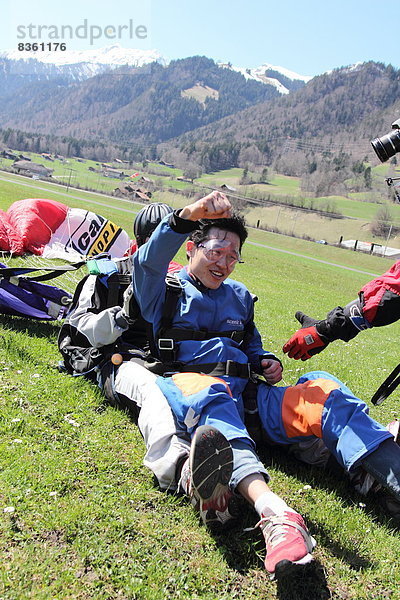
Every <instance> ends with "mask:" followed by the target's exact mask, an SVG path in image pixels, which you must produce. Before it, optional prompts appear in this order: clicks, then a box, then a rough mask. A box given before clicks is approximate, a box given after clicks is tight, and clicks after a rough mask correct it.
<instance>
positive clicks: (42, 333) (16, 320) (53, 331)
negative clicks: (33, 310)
mask: <svg viewBox="0 0 400 600" xmlns="http://www.w3.org/2000/svg"><path fill="white" fill-rule="evenodd" d="M1 326H2V327H3V328H4V329H8V330H10V331H15V332H17V333H26V334H27V335H29V337H36V338H46V339H50V340H51V339H52V338H54V342H56V340H57V335H58V331H59V329H60V327H61V325H60V323H59V322H58V321H35V320H34V319H25V318H24V317H11V316H10V315H1Z"/></svg>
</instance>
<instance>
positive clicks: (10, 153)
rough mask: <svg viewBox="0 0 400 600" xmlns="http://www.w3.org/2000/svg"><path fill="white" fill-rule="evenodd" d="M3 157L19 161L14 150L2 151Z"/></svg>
mask: <svg viewBox="0 0 400 600" xmlns="http://www.w3.org/2000/svg"><path fill="white" fill-rule="evenodd" d="M1 156H2V157H3V158H8V159H10V160H18V156H17V155H16V154H14V152H13V151H12V150H2V152H1Z"/></svg>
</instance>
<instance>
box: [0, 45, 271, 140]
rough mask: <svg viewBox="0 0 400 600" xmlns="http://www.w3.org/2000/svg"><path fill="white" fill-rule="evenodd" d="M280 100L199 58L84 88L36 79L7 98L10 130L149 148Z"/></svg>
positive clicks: (104, 78)
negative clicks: (255, 107) (251, 108)
mask: <svg viewBox="0 0 400 600" xmlns="http://www.w3.org/2000/svg"><path fill="white" fill-rule="evenodd" d="M279 95H280V94H279V92H278V91H277V90H276V88H275V87H274V86H272V85H267V84H264V83H261V82H259V81H255V80H249V79H246V78H245V77H244V76H243V75H242V74H240V73H238V72H236V71H234V70H232V69H227V68H225V69H224V68H221V67H219V66H218V65H217V64H216V63H215V62H214V61H213V60H211V59H208V58H206V57H200V56H195V57H191V58H186V59H182V60H175V61H172V62H171V63H169V65H168V66H163V65H161V64H158V63H155V62H154V63H152V64H151V65H146V66H144V67H142V68H139V69H136V68H132V67H125V68H123V69H119V70H118V69H116V70H114V71H112V72H109V73H106V74H101V75H97V76H95V77H91V78H89V79H87V80H85V81H79V82H77V83H70V82H65V80H62V79H59V80H56V81H54V80H50V81H47V82H44V81H40V82H39V83H37V82H36V83H32V82H29V83H28V84H27V85H26V86H23V87H19V88H18V89H14V90H13V93H10V94H8V95H7V96H6V97H3V98H2V100H1V102H0V119H1V122H2V125H3V127H12V128H18V129H21V130H26V131H35V132H43V133H49V134H54V135H70V136H75V137H84V138H86V139H88V138H91V139H101V140H109V141H118V142H123V141H127V142H134V143H142V144H145V145H149V144H153V143H158V142H161V141H164V140H167V139H170V138H173V137H176V136H179V135H181V134H182V133H184V132H186V131H190V130H192V129H196V128H198V127H201V126H204V125H207V124H209V123H212V122H214V121H217V120H219V119H221V118H223V117H224V116H226V115H229V114H233V113H235V112H238V111H240V110H243V109H244V108H246V107H249V106H252V105H254V104H256V103H259V102H265V101H268V100H271V99H274V98H277V97H279Z"/></svg>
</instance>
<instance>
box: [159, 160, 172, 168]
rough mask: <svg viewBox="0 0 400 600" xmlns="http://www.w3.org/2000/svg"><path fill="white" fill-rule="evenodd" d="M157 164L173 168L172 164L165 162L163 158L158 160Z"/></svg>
mask: <svg viewBox="0 0 400 600" xmlns="http://www.w3.org/2000/svg"><path fill="white" fill-rule="evenodd" d="M158 164H159V165H163V166H164V167H169V168H170V169H175V167H174V165H171V164H170V163H166V162H165V161H164V160H159V161H158Z"/></svg>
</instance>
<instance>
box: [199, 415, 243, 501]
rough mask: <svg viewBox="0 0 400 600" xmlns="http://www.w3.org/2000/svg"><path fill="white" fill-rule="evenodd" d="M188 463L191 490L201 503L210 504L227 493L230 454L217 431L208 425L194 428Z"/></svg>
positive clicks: (230, 449)
mask: <svg viewBox="0 0 400 600" xmlns="http://www.w3.org/2000/svg"><path fill="white" fill-rule="evenodd" d="M189 460H190V470H191V473H192V487H193V489H194V490H196V492H197V494H198V495H199V497H200V498H201V499H202V500H205V501H209V500H211V499H212V498H215V497H218V496H220V495H222V494H223V493H224V491H225V492H226V491H227V490H228V484H229V481H230V479H231V477H232V472H233V452H232V448H231V445H230V443H229V442H228V440H227V439H226V438H225V436H224V435H222V433H221V432H220V431H219V430H218V429H216V428H215V427H211V426H209V425H201V426H200V427H198V428H197V430H196V433H195V435H194V436H193V439H192V450H191V453H190V459H189Z"/></svg>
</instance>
